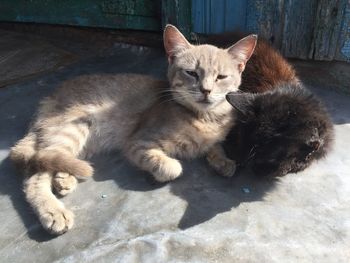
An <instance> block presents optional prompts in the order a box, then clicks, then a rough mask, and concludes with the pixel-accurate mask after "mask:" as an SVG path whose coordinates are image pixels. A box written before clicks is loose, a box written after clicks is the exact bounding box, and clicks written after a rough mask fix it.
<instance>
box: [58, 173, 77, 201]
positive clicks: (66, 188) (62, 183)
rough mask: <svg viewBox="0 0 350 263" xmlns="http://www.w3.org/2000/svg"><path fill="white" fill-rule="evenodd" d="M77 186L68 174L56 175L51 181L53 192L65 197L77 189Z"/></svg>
mask: <svg viewBox="0 0 350 263" xmlns="http://www.w3.org/2000/svg"><path fill="white" fill-rule="evenodd" d="M77 184H78V180H77V178H75V176H73V175H70V174H68V173H57V174H56V175H55V176H54V178H53V179H52V186H53V187H54V188H55V191H56V192H57V193H58V194H59V195H61V196H65V195H67V194H69V193H71V192H73V191H74V190H75V188H76V187H77Z"/></svg>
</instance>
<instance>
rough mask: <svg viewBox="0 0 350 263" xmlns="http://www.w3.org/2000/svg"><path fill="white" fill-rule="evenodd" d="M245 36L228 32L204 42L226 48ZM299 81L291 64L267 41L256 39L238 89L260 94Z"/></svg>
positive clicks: (210, 37)
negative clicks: (256, 41)
mask: <svg viewBox="0 0 350 263" xmlns="http://www.w3.org/2000/svg"><path fill="white" fill-rule="evenodd" d="M245 35H246V34H244V33H240V32H229V33H224V34H218V35H211V36H209V37H207V39H206V42H207V43H209V44H212V45H216V46H219V47H228V46H229V45H231V43H232V42H233V41H237V40H239V39H241V38H242V37H243V36H245ZM298 82H299V79H298V77H297V75H296V72H295V70H294V68H293V66H292V65H291V64H289V63H288V61H287V60H286V59H285V58H284V57H283V56H282V55H281V54H280V53H279V52H278V51H277V50H276V49H274V48H273V47H272V46H271V45H270V44H268V42H267V41H265V40H263V39H258V43H257V45H256V47H255V51H254V53H253V55H252V57H251V58H250V60H249V61H248V62H247V64H246V67H245V70H244V72H243V74H242V83H241V86H240V89H241V90H242V91H245V92H254V93H260V92H264V91H268V90H272V89H275V88H276V87H277V86H278V85H280V84H283V83H294V84H297V83H298Z"/></svg>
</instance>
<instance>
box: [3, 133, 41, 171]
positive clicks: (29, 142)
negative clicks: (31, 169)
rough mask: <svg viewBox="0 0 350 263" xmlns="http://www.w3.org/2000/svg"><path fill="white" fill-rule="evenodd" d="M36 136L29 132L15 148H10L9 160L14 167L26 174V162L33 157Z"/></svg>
mask: <svg viewBox="0 0 350 263" xmlns="http://www.w3.org/2000/svg"><path fill="white" fill-rule="evenodd" d="M35 144H36V135H35V133H34V132H29V133H28V134H27V135H26V136H25V137H24V138H23V139H21V140H19V141H18V142H17V143H16V145H15V146H13V147H12V148H11V151H10V155H9V157H10V159H11V160H12V161H13V162H14V163H15V165H16V166H18V167H19V168H21V169H23V170H25V172H27V170H28V169H27V168H28V162H29V160H30V159H31V158H32V157H33V156H34V155H35V153H36V150H35Z"/></svg>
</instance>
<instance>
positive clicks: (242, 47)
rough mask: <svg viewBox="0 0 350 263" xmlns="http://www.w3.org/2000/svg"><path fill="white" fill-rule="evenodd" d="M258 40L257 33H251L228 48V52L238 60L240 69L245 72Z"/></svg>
mask: <svg viewBox="0 0 350 263" xmlns="http://www.w3.org/2000/svg"><path fill="white" fill-rule="evenodd" d="M257 41H258V36H257V35H249V36H247V37H245V38H242V39H241V40H239V41H238V42H237V43H236V44H234V45H232V46H231V47H229V48H228V49H227V52H228V53H229V54H230V55H231V56H233V58H234V59H237V60H238V62H239V64H238V70H239V71H240V72H243V70H244V68H245V65H246V63H247V61H248V60H249V59H250V57H251V56H252V54H253V52H254V49H255V46H256V43H257Z"/></svg>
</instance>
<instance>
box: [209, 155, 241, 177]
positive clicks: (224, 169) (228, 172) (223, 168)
mask: <svg viewBox="0 0 350 263" xmlns="http://www.w3.org/2000/svg"><path fill="white" fill-rule="evenodd" d="M207 160H208V162H209V164H210V165H211V166H212V167H213V168H214V170H215V171H216V172H217V173H218V174H220V175H222V176H225V177H232V176H233V175H234V174H235V172H236V168H237V165H236V162H235V161H234V160H231V159H228V158H215V157H212V156H207Z"/></svg>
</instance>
